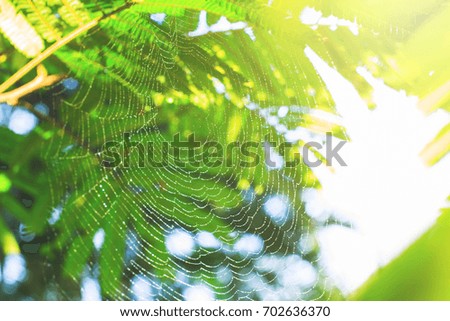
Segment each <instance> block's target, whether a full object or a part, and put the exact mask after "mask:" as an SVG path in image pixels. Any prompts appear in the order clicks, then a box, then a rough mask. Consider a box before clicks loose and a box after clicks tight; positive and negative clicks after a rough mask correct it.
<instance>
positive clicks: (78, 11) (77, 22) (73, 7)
mask: <svg viewBox="0 0 450 321" xmlns="http://www.w3.org/2000/svg"><path fill="white" fill-rule="evenodd" d="M61 3H62V6H61V7H60V8H59V9H58V13H59V15H60V16H61V18H62V19H63V20H64V21H65V22H66V23H67V24H68V25H69V26H72V27H76V26H81V25H82V24H85V23H87V22H89V20H90V16H89V12H88V11H87V10H86V8H85V7H84V5H83V3H81V2H80V1H79V0H61Z"/></svg>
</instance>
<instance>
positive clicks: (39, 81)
mask: <svg viewBox="0 0 450 321" xmlns="http://www.w3.org/2000/svg"><path fill="white" fill-rule="evenodd" d="M63 78H64V76H63V75H48V73H47V70H46V69H45V67H44V66H43V65H38V66H37V76H36V77H35V78H34V79H33V80H31V81H30V82H29V83H27V84H25V85H23V86H21V87H19V88H16V89H14V90H11V91H9V92H6V93H4V94H0V103H3V102H6V103H7V104H8V105H11V106H14V105H17V104H18V103H19V100H20V99H21V98H22V97H24V96H26V95H28V94H30V93H32V92H34V91H36V90H38V89H41V88H43V87H47V86H51V85H53V84H55V83H57V82H58V81H60V80H61V79H63Z"/></svg>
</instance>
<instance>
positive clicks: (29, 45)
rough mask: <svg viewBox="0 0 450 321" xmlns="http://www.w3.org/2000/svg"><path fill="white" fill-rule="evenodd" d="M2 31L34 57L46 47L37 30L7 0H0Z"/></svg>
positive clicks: (18, 47) (14, 44) (23, 51)
mask: <svg viewBox="0 0 450 321" xmlns="http://www.w3.org/2000/svg"><path fill="white" fill-rule="evenodd" d="M0 31H1V33H3V34H4V35H5V37H6V38H7V39H8V40H9V41H10V42H11V44H12V45H13V46H14V47H15V48H17V50H19V51H20V52H21V53H23V54H24V55H25V56H27V57H30V58H31V57H34V56H36V55H37V54H39V53H40V52H41V51H42V50H43V49H44V42H43V41H42V39H41V37H40V36H39V35H38V34H37V32H36V30H34V28H33V27H32V26H31V25H30V24H29V23H28V22H27V20H25V17H24V16H23V15H22V14H20V13H17V12H16V10H15V9H14V7H13V6H12V4H11V3H10V2H9V1H7V0H0Z"/></svg>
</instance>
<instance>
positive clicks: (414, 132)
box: [305, 47, 450, 293]
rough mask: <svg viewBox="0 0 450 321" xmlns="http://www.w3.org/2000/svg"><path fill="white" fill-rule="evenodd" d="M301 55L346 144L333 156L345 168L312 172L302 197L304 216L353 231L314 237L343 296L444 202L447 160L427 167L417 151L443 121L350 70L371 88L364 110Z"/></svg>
mask: <svg viewBox="0 0 450 321" xmlns="http://www.w3.org/2000/svg"><path fill="white" fill-rule="evenodd" d="M305 54H306V55H307V56H308V58H309V59H310V60H311V62H312V63H313V65H314V66H315V68H316V70H317V71H318V73H319V74H320V76H321V77H322V78H323V80H324V82H325V84H326V86H327V87H328V89H329V90H330V93H331V94H332V96H333V99H334V101H335V103H336V109H337V111H338V113H339V114H340V115H341V116H342V122H343V124H344V126H345V128H346V130H347V134H348V136H349V138H350V140H351V142H350V143H348V144H347V145H346V146H345V147H344V148H343V149H342V150H341V151H340V155H341V157H342V158H343V159H344V160H345V162H346V163H347V164H348V166H347V167H340V166H336V167H335V168H334V169H335V172H334V173H333V172H331V171H330V170H329V169H328V168H326V167H323V166H322V167H319V168H313V170H314V172H315V174H316V176H317V177H318V178H319V180H320V182H321V184H322V187H323V188H322V189H321V190H320V191H312V192H311V193H309V194H313V195H309V197H307V198H306V202H307V208H309V209H313V213H312V214H313V215H311V216H313V217H314V215H316V216H323V215H324V213H333V215H334V216H336V217H337V218H339V219H340V220H342V221H346V222H349V223H350V224H351V225H352V227H353V229H350V228H345V227H326V228H323V229H322V230H319V231H318V232H317V238H318V241H319V244H320V245H321V251H322V254H321V260H322V263H323V265H324V266H325V269H326V271H327V273H328V274H329V275H330V276H331V277H332V279H333V280H334V281H335V282H336V284H337V285H338V286H339V287H340V288H341V289H342V290H343V291H344V292H345V293H348V292H351V291H353V290H354V289H355V288H357V287H358V286H360V285H361V284H362V283H363V282H364V281H365V280H366V279H367V277H368V276H369V275H370V274H371V273H373V272H375V271H376V270H377V269H378V268H379V267H380V266H383V265H385V264H387V263H388V262H389V261H391V260H392V259H393V258H394V257H396V256H397V255H398V254H400V253H401V251H403V250H404V249H405V248H406V247H407V246H408V245H410V244H411V243H412V242H413V241H414V240H415V239H417V238H418V237H419V236H420V235H421V234H422V233H424V232H425V231H426V230H427V229H428V228H429V227H431V225H432V224H433V223H434V222H435V220H436V218H437V217H438V216H439V214H440V209H441V208H443V207H444V206H445V205H446V202H445V200H446V198H447V194H448V182H450V171H448V168H449V167H450V166H449V165H450V158H449V157H446V158H445V159H443V160H441V161H440V162H439V163H438V164H436V165H435V166H433V167H427V166H426V165H425V164H424V162H423V161H422V159H421V158H420V157H419V154H420V152H421V150H422V149H423V148H424V147H425V146H426V144H427V143H429V142H430V141H432V139H433V138H434V137H435V136H436V134H437V133H438V131H439V130H440V129H441V128H442V127H444V126H445V125H446V124H448V122H449V118H450V117H449V114H447V113H446V112H444V111H439V112H435V113H434V114H432V115H430V116H426V115H424V114H423V113H422V112H421V111H420V110H419V109H418V108H417V98H415V97H410V96H407V95H406V93H405V92H402V91H396V90H393V89H392V88H390V87H388V86H386V85H385V84H384V83H383V82H382V81H381V80H379V79H375V78H374V77H373V76H372V75H371V74H370V73H369V72H368V71H367V70H366V69H364V68H358V70H357V72H358V73H359V74H360V75H361V76H362V77H363V78H365V80H366V81H367V82H368V83H369V84H370V85H371V86H372V87H373V89H374V93H373V98H374V101H375V104H376V106H377V107H376V109H374V110H369V109H368V107H367V105H366V104H365V102H364V101H363V100H362V99H361V97H360V96H359V95H358V93H357V91H356V90H355V88H354V87H353V86H352V85H351V84H350V83H349V82H348V81H347V80H346V79H344V78H343V77H342V76H341V75H340V74H339V73H338V72H337V71H336V70H334V69H332V68H330V67H329V66H328V65H327V64H326V63H325V62H324V61H323V60H322V59H321V58H320V57H319V56H317V55H316V53H315V52H314V51H313V50H312V49H311V48H309V47H308V48H306V49H305ZM446 187H447V188H446Z"/></svg>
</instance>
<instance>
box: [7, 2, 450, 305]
mask: <svg viewBox="0 0 450 321" xmlns="http://www.w3.org/2000/svg"><path fill="white" fill-rule="evenodd" d="M416 2H417V1H415V3H416ZM11 3H12V4H13V5H14V7H15V8H16V9H17V11H18V12H20V13H22V14H23V15H24V16H25V17H26V19H27V21H28V22H29V23H30V24H31V25H32V26H33V28H34V29H35V31H36V32H37V33H38V34H39V35H40V36H41V37H42V38H43V39H44V40H45V41H46V45H47V48H49V47H50V46H51V45H52V44H55V43H56V45H57V44H58V41H60V40H61V39H64V37H66V36H67V35H69V34H70V33H73V32H76V30H78V28H83V26H86V25H87V24H88V23H90V22H92V21H98V24H96V25H95V27H93V28H91V29H89V30H88V31H87V32H86V33H83V34H80V35H79V36H78V37H76V38H75V39H74V40H73V41H71V42H69V43H68V44H67V45H65V46H62V47H57V46H56V47H54V48H56V50H55V51H54V52H52V55H51V56H50V57H49V58H48V59H46V60H45V61H44V62H43V64H44V65H45V67H46V68H47V70H49V72H51V73H53V74H64V75H66V77H73V78H75V79H77V80H79V82H80V86H79V88H78V90H77V92H76V93H75V94H74V95H73V96H70V97H69V96H68V95H66V94H64V93H62V94H61V93H60V91H61V85H57V86H55V88H54V89H53V91H52V90H50V93H49V91H44V90H41V91H39V92H33V93H31V95H28V96H26V97H21V98H23V99H22V101H21V103H23V104H24V105H25V106H29V105H30V102H31V103H33V102H37V101H39V100H41V99H42V100H46V102H47V103H48V104H49V106H50V107H51V111H50V114H49V115H48V116H46V117H43V116H42V115H41V116H40V118H41V124H40V125H39V126H38V127H37V129H35V130H34V131H33V133H31V134H30V135H28V136H26V137H22V136H18V135H14V134H12V133H11V132H10V131H8V130H6V129H4V128H0V130H1V132H0V135H1V137H4V138H5V139H4V140H1V141H0V150H1V154H0V155H1V156H0V160H1V162H2V163H5V164H6V166H7V170H6V171H5V173H4V174H3V173H2V174H1V176H0V199H1V201H2V206H3V207H4V208H5V209H6V210H7V212H8V213H10V214H11V215H13V216H14V217H16V218H17V219H18V220H20V221H21V222H23V223H25V224H26V225H27V226H30V227H31V228H32V229H33V230H34V231H36V232H38V233H42V234H45V233H47V234H46V235H51V237H49V240H48V242H46V245H45V246H44V247H43V252H44V253H46V254H47V255H48V257H49V258H52V257H53V258H54V257H55V256H58V255H62V256H63V257H64V263H63V270H64V273H65V274H66V275H67V276H70V277H72V278H74V279H75V280H78V279H79V278H80V277H81V276H82V275H83V273H85V272H86V267H87V270H89V273H91V272H92V273H93V271H95V269H96V267H95V264H96V263H98V269H99V272H98V273H99V278H100V282H101V288H102V295H103V297H104V298H108V299H124V298H128V297H129V295H128V294H127V293H126V286H127V284H128V283H129V281H128V279H129V278H130V277H131V276H130V273H135V274H138V273H139V272H142V271H150V273H151V274H152V275H153V274H154V275H156V276H157V277H158V278H160V279H161V280H163V281H165V282H173V281H174V280H175V278H176V271H177V269H180V266H181V267H182V268H186V269H190V270H192V271H193V272H192V275H200V276H199V278H201V279H203V280H204V281H205V282H206V283H208V284H215V285H216V286H218V287H219V285H217V284H220V282H219V280H217V279H215V278H214V277H213V276H211V275H210V274H208V273H207V272H204V270H203V271H202V268H199V266H201V267H208V266H213V265H214V264H217V262H227V260H228V259H229V257H230V256H231V255H228V254H223V253H222V254H220V255H218V257H211V256H208V255H206V254H205V255H199V256H198V257H194V258H192V260H190V261H189V262H188V263H186V262H182V263H180V262H178V261H177V259H176V258H174V257H173V256H171V255H170V253H168V251H167V250H166V248H165V245H164V238H165V236H166V235H167V233H168V232H169V231H170V230H171V229H173V228H174V227H181V228H183V229H185V230H187V231H190V232H193V233H196V232H199V231H208V232H211V233H213V234H214V235H215V236H216V237H217V238H218V239H219V240H220V241H221V242H223V244H226V245H229V246H232V244H233V243H234V242H236V240H237V239H238V237H239V236H240V235H242V234H243V233H254V234H258V235H260V236H261V237H262V238H263V240H264V244H265V251H266V252H267V253H271V254H276V255H287V254H293V253H297V248H296V242H295V240H298V239H299V237H300V236H301V234H302V233H303V232H305V231H308V230H309V229H311V228H313V227H314V223H313V222H312V221H311V220H310V219H309V218H308V217H307V216H306V215H305V210H304V206H303V203H302V200H301V195H300V194H299V190H301V189H302V188H304V187H317V186H318V182H317V181H316V180H315V179H314V177H313V175H312V173H311V170H310V169H309V168H307V167H306V166H304V165H299V166H298V167H297V168H291V169H289V168H283V169H280V170H270V169H268V167H267V166H266V165H265V163H264V162H260V164H259V165H258V166H256V167H253V168H245V167H242V166H233V167H231V168H230V167H226V166H220V167H217V168H208V167H206V166H203V167H196V168H190V167H187V168H182V167H179V166H177V165H171V166H169V167H165V168H154V167H150V166H147V167H144V168H139V167H137V166H135V165H136V163H137V160H136V159H134V158H132V161H133V164H134V166H132V167H131V168H124V167H118V168H115V169H106V168H102V167H101V166H100V162H101V160H102V155H101V150H102V146H103V144H104V143H106V142H108V141H121V140H122V137H123V133H130V134H131V138H132V140H133V142H142V143H147V142H154V143H160V142H161V141H163V140H166V141H167V140H170V139H171V137H173V135H175V134H176V133H181V135H182V138H183V139H187V137H188V136H189V134H191V133H195V135H196V138H197V139H199V140H200V141H201V142H202V143H206V142H209V141H216V142H219V143H221V144H222V145H226V144H227V143H230V142H233V141H235V140H249V141H256V142H265V141H266V140H268V141H274V142H276V143H277V144H278V145H279V144H280V143H283V142H285V141H286V139H285V137H284V136H283V135H282V133H280V132H279V131H277V130H276V128H275V127H274V126H271V125H270V124H268V122H267V119H265V118H264V117H263V114H262V113H261V112H260V111H263V110H270V108H273V107H279V106H283V105H289V106H290V105H294V106H301V107H303V108H302V109H301V110H302V111H301V112H299V113H298V115H296V117H295V118H294V119H291V120H290V122H291V123H288V124H286V126H287V127H290V128H295V127H297V126H301V127H304V128H306V129H308V130H310V131H312V132H322V133H324V132H326V131H332V132H333V134H334V135H336V136H338V137H341V138H346V134H345V129H344V128H342V127H341V126H339V125H337V124H333V123H330V122H327V121H319V120H317V119H315V118H314V117H312V116H311V115H309V110H314V109H318V110H322V111H326V112H329V113H335V111H334V109H333V106H332V98H331V96H330V95H329V93H328V91H327V89H326V88H325V86H324V85H323V83H322V81H321V79H320V77H319V76H318V75H317V73H316V71H315V70H314V67H313V66H312V64H311V63H310V62H309V60H308V59H307V57H306V56H305V55H304V50H305V48H306V47H311V48H312V49H313V50H314V51H315V52H317V53H318V54H319V55H320V56H321V57H323V58H324V59H325V60H327V61H328V62H329V63H330V64H332V65H333V66H335V67H336V68H337V69H338V70H339V72H341V73H342V74H343V75H344V76H346V77H348V78H349V79H351V80H352V82H353V84H354V85H355V86H356V87H357V89H358V90H359V91H360V93H361V95H362V96H364V97H369V92H370V89H369V85H368V84H367V83H366V82H365V81H364V80H363V79H362V78H361V77H359V76H357V75H356V76H355V72H354V71H355V68H356V67H358V66H361V65H368V66H371V68H372V69H373V70H372V71H374V72H375V73H376V74H379V75H383V77H386V79H388V81H390V83H393V84H395V85H398V84H399V83H398V82H396V81H398V76H397V73H399V74H401V75H402V77H406V78H407V79H409V81H410V83H411V84H416V85H417V87H416V88H423V89H424V90H423V91H422V92H418V91H417V93H418V94H420V95H421V96H424V95H425V93H429V92H431V91H433V90H434V89H435V88H436V87H437V86H438V85H441V83H442V80H443V78H444V76H443V74H444V73H445V70H444V71H443V73H440V74H439V75H438V76H436V77H435V78H433V79H436V80H435V82H434V81H433V83H431V82H428V81H427V80H424V82H426V86H425V85H424V83H423V82H420V81H422V79H421V78H420V77H421V76H420V75H423V73H424V70H428V69H429V68H432V69H436V70H437V69H438V68H437V67H436V66H434V65H432V63H434V62H436V63H438V66H441V65H443V62H444V57H445V55H444V54H442V55H439V57H438V58H439V59H437V60H436V59H433V62H431V61H429V62H427V63H426V64H424V65H423V66H421V67H423V68H422V69H418V68H412V67H411V65H412V64H414V63H415V62H416V61H418V60H419V61H420V60H421V59H422V58H421V57H422V55H423V52H422V51H421V50H420V48H419V44H421V43H423V42H421V41H422V40H423V39H424V38H427V37H430V33H431V32H432V30H436V29H437V30H440V31H441V32H443V33H446V32H447V31H445V28H444V26H445V25H444V24H445V22H444V21H445V19H444V17H447V16H448V15H447V16H445V12H444V11H443V12H433V14H435V15H437V18H436V19H433V20H432V22H430V23H428V22H426V21H425V20H424V21H423V23H421V24H417V23H416V22H417V19H418V16H420V12H421V11H422V10H425V11H426V10H430V8H435V6H437V4H441V3H442V1H434V2H432V3H426V4H425V3H423V4H421V6H420V7H417V11H413V12H411V15H409V16H407V17H403V16H402V17H398V16H397V15H396V14H398V13H399V10H400V9H401V8H404V6H407V5H408V6H409V4H408V3H406V2H405V1H399V2H396V3H395V5H394V4H392V5H389V6H388V7H387V8H384V7H383V8H381V6H376V5H375V2H374V1H362V2H361V1H360V2H358V3H356V1H350V0H348V1H343V2H342V1H341V2H339V3H337V2H335V3H333V2H331V1H320V2H311V1H306V0H302V1H294V0H287V1H286V0H274V1H271V5H268V4H267V0H264V1H262V0H261V1H260V0H255V1H243V0H242V1H241V0H227V1H225V0H217V1H210V0H204V1H197V0H196V1H193V0H171V1H158V0H148V1H131V2H126V1H117V0H116V1H78V0H66V1H56V0H55V1H11ZM417 3H418V2H417ZM432 4H433V5H432ZM306 6H313V7H315V8H316V9H317V10H322V11H323V13H324V15H325V14H335V15H338V16H341V14H342V17H346V18H349V19H350V20H353V18H354V16H355V15H356V16H357V17H358V23H359V24H360V34H359V36H355V35H354V34H352V33H351V32H350V30H348V29H347V28H345V27H339V28H338V29H337V30H336V31H331V30H330V29H329V28H324V27H319V28H318V29H317V30H313V29H312V28H310V27H309V26H307V25H305V24H303V23H302V22H301V20H300V19H299V16H300V14H301V12H302V10H303V9H304V8H305V7H306ZM367 7H370V8H373V9H374V10H371V11H370V15H368V14H366V9H365V8H367ZM201 10H205V11H206V12H207V13H208V23H209V24H210V25H211V24H213V23H215V22H217V21H218V20H219V19H220V17H221V16H225V17H227V18H228V19H229V20H230V21H232V22H236V21H245V22H246V23H247V24H248V26H249V27H251V28H252V31H253V33H254V36H255V37H256V40H253V39H252V38H251V37H249V35H248V34H247V33H246V31H245V30H233V31H228V32H225V33H223V32H217V33H213V32H210V33H208V34H205V35H203V36H201V37H192V36H190V35H189V32H192V31H193V30H195V29H196V28H197V25H198V16H199V12H200V11H201ZM386 10H387V12H388V14H387V16H388V18H393V19H394V18H395V19H396V21H397V23H398V26H397V27H398V28H399V30H400V31H399V32H398V33H396V32H394V33H392V32H389V33H388V32H386V30H387V29H388V28H387V27H388V23H390V22H387V23H381V24H379V23H377V21H384V20H385V19H386V18H385V17H386V16H385V14H386ZM159 12H164V13H165V14H167V17H166V18H165V19H164V22H162V23H157V22H155V21H153V20H151V19H150V15H151V14H153V13H159ZM95 19H97V20H95ZM416 25H419V26H418V27H417V28H416ZM389 27H392V25H389ZM416 29H417V30H416ZM404 30H406V31H404ZM375 32H379V33H380V35H379V36H376V35H375ZM409 34H414V35H416V36H415V37H412V36H409ZM443 36H445V37H446V36H447V34H445V35H443ZM386 39H389V41H387V40H386ZM392 39H393V40H392ZM399 43H401V45H398V44H399ZM427 43H428V42H427ZM0 44H1V45H2V49H3V47H4V49H5V50H4V51H5V52H6V53H5V55H6V56H5V57H6V58H5V59H6V64H5V65H6V66H7V73H6V74H0V76H1V78H0V79H2V80H6V79H7V78H9V76H10V75H11V74H13V73H14V72H15V71H17V70H18V69H19V68H20V66H21V65H23V64H24V61H25V59H24V57H23V56H22V55H21V54H20V53H18V52H16V51H13V50H11V46H10V44H8V43H7V41H6V40H5V39H0ZM430 45H431V40H430ZM2 52H3V50H0V55H1V54H2ZM407 54H408V56H407V58H404V57H405V56H406V55H407ZM377 55H381V56H380V57H379V58H380V59H379V61H378V64H379V65H378V66H375V64H374V63H371V61H373V60H372V58H373V57H374V56H377ZM393 61H394V62H395V63H394V62H393ZM393 66H394V67H395V68H393ZM392 70H393V71H394V72H392ZM446 75H448V73H447V74H446ZM30 78H31V76H30V75H27V76H26V77H24V78H23V79H21V81H20V82H19V83H18V84H17V86H20V85H24V84H26V83H27V82H28V81H29V80H30ZM401 79H402V78H401ZM419 80H420V81H419ZM218 83H219V84H221V85H222V86H223V87H224V89H225V91H226V94H224V93H223V92H220V91H218V90H217V88H216V87H217V84H218ZM422 85H423V86H422ZM58 86H59V87H58ZM425 87H426V89H425ZM58 92H59V93H58ZM438 98H442V99H438V100H439V104H437V105H436V106H441V105H442V103H443V101H444V100H443V99H444V98H445V97H444V98H443V97H438ZM367 99H368V98H367ZM252 104H254V105H257V106H258V107H257V108H256V109H251V108H247V107H248V106H249V105H252ZM433 108H434V107H433ZM29 109H31V108H29ZM5 142H8V143H5ZM11 142H12V143H11ZM304 143H305V142H302V141H299V142H297V143H296V146H294V147H293V148H295V147H297V148H298V147H299V146H302V145H303V144H304ZM440 150H442V149H441V148H440ZM155 153H159V154H158V155H156V156H162V155H161V153H162V152H161V150H159V151H158V150H157V151H155ZM444 154H445V153H444ZM258 155H259V156H260V157H261V159H265V157H266V155H265V151H264V150H262V149H261V150H259V151H258ZM135 156H136V153H135V154H134V157H135ZM442 156H443V154H442V153H441V154H439V157H442ZM439 157H438V159H439ZM35 158H37V159H38V160H39V162H42V163H43V164H42V168H40V169H39V171H37V173H36V172H35V171H34V170H33V171H31V172H30V168H33V169H34V167H33V166H34V165H32V164H34V162H35ZM156 158H158V157H156ZM438 159H435V158H434V159H433V160H434V161H437V160H438ZM238 160H239V159H238V158H237V159H235V161H238ZM8 182H11V184H12V188H11V187H8V188H6V187H5V186H9V185H8V184H9V183H8ZM2 186H3V189H2ZM250 190H254V191H258V193H256V194H257V195H256V196H255V199H256V200H253V201H252V202H248V200H246V199H245V195H246V193H247V192H249V191H250ZM14 191H16V192H14ZM17 191H19V192H17ZM43 191H46V192H43ZM14 193H19V194H20V195H21V194H22V193H26V194H27V195H29V197H31V198H33V200H34V204H33V206H32V207H31V208H26V207H25V206H24V205H23V204H21V203H20V201H19V199H20V197H19V196H18V195H14ZM275 193H279V194H282V195H285V196H287V197H288V198H289V200H290V209H289V210H290V212H291V214H292V221H293V223H292V224H291V225H290V226H278V225H277V224H274V223H273V222H270V221H269V220H268V218H267V216H266V215H265V214H264V213H263V210H262V208H261V207H262V203H263V200H264V198H265V197H267V196H270V195H272V194H275ZM54 208H61V209H62V213H61V216H60V219H59V220H58V221H57V222H56V223H55V224H54V225H52V226H49V224H47V219H48V218H49V216H50V213H51V211H52V210H53V209H54ZM99 230H102V231H104V233H105V239H104V243H103V246H102V247H101V249H96V248H95V247H94V244H93V243H92V239H93V237H94V235H95V233H96V232H97V231H99ZM234 232H238V233H234ZM8 233H9V234H8ZM133 235H134V236H133ZM0 236H1V238H2V239H5V238H9V239H11V237H10V232H9V231H8V229H7V227H6V226H5V227H4V228H3V225H1V226H0ZM134 237H136V238H137V240H138V241H137V242H135V243H138V244H141V245H143V246H141V247H139V248H138V249H135V251H137V252H138V254H139V255H138V257H137V258H135V259H133V260H128V259H127V257H126V256H127V255H126V253H127V249H128V247H129V246H128V245H127V240H128V241H130V239H133V238H134ZM128 243H129V242H128ZM5 244H6V243H5ZM5 244H4V245H3V246H4V247H5V246H7V245H5ZM8 244H10V243H8ZM11 247H12V248H14V246H9V248H11ZM315 251H316V252H314V253H313V254H311V255H310V256H311V257H306V256H305V259H308V260H309V261H311V262H312V263H313V264H317V257H316V254H317V249H316V250H315ZM250 261H251V260H250ZM149 262H150V263H149ZM183 264H184V265H183ZM247 264H248V262H244V260H243V263H242V264H241V265H239V264H238V266H236V267H233V268H234V269H235V270H236V271H239V272H241V271H246V266H247ZM130 271H131V272H130ZM208 272H210V271H208ZM233 272H235V271H233ZM127 282H128V283H127ZM233 286H235V284H232V285H230V288H232V287H233ZM321 286H322V284H319V285H318V287H321ZM324 287H325V286H324ZM327 290H330V293H333V291H332V289H330V288H328V289H327ZM227 291H232V290H231V289H224V290H223V292H224V293H226V292H227ZM222 295H223V293H222ZM312 295H314V293H313V294H312ZM330 295H334V294H330ZM176 298H177V297H176ZM232 298H234V299H238V298H239V297H237V296H236V297H232ZM311 298H314V297H311Z"/></svg>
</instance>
